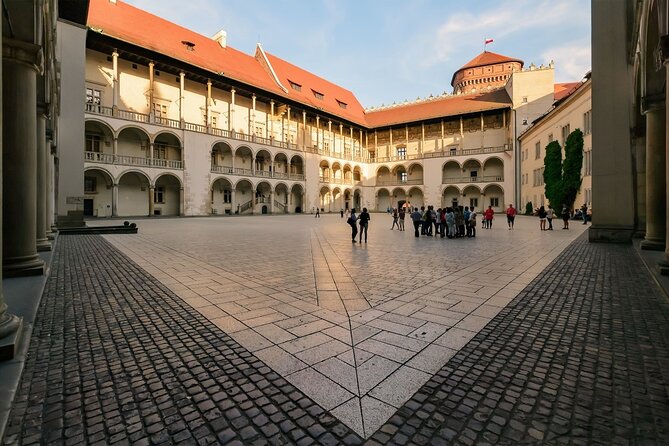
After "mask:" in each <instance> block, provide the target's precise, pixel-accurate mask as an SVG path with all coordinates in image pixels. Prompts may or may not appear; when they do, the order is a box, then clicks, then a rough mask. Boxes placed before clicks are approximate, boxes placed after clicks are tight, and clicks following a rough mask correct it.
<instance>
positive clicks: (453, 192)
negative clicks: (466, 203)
mask: <svg viewBox="0 0 669 446" xmlns="http://www.w3.org/2000/svg"><path fill="white" fill-rule="evenodd" d="M461 204H462V203H460V189H458V188H457V187H455V186H448V187H445V188H444V191H443V192H442V194H441V206H442V207H453V206H459V205H461Z"/></svg>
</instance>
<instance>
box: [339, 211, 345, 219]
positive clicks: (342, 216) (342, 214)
mask: <svg viewBox="0 0 669 446" xmlns="http://www.w3.org/2000/svg"><path fill="white" fill-rule="evenodd" d="M339 213H340V214H341V218H344V210H343V209H342V210H341V211H339Z"/></svg>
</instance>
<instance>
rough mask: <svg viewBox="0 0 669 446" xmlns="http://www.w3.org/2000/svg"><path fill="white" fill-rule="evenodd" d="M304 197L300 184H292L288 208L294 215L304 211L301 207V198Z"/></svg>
mask: <svg viewBox="0 0 669 446" xmlns="http://www.w3.org/2000/svg"><path fill="white" fill-rule="evenodd" d="M303 196H304V189H303V188H302V185H300V184H293V187H291V188H290V198H289V206H290V209H292V210H293V212H295V213H296V214H301V213H302V212H303V211H304V208H303V207H302V206H303V204H302V197H303Z"/></svg>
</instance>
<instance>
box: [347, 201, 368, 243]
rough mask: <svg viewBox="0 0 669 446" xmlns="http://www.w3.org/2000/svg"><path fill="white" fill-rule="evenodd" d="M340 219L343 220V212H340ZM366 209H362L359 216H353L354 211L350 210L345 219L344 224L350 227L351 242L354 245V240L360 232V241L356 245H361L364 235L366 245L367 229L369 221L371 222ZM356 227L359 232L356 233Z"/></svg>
mask: <svg viewBox="0 0 669 446" xmlns="http://www.w3.org/2000/svg"><path fill="white" fill-rule="evenodd" d="M341 217H342V218H344V211H343V210H342V211H341ZM371 219H372V218H371V216H370V215H369V212H367V208H362V212H361V213H360V215H355V209H351V213H350V214H349V216H348V218H347V219H346V223H347V224H348V225H349V226H351V241H352V242H353V243H355V238H356V236H357V235H358V232H360V240H359V241H358V243H362V236H363V234H364V235H365V243H367V228H368V227H369V220H371ZM358 225H359V226H360V231H358Z"/></svg>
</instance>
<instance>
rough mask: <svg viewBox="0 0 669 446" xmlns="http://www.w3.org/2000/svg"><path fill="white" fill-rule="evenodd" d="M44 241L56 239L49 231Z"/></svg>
mask: <svg viewBox="0 0 669 446" xmlns="http://www.w3.org/2000/svg"><path fill="white" fill-rule="evenodd" d="M46 239H47V240H49V241H52V240H55V239H56V234H54V233H53V232H51V231H49V232H47V233H46Z"/></svg>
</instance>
